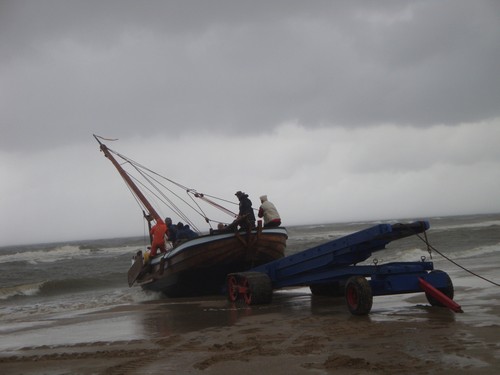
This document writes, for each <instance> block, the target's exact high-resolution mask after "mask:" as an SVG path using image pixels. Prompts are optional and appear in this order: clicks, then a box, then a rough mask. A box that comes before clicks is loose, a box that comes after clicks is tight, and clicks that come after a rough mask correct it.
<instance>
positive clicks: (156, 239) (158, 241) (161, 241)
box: [150, 219, 168, 257]
mask: <svg viewBox="0 0 500 375" xmlns="http://www.w3.org/2000/svg"><path fill="white" fill-rule="evenodd" d="M167 233H168V229H167V224H165V222H164V221H163V220H162V219H159V220H157V221H156V224H155V225H154V226H153V227H152V228H151V231H150V234H151V236H152V237H153V240H152V241H151V257H154V256H155V255H156V251H157V250H158V249H160V251H161V252H162V253H166V252H167V249H166V248H165V235H166V234H167Z"/></svg>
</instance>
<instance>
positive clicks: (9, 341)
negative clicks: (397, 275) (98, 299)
mask: <svg viewBox="0 0 500 375" xmlns="http://www.w3.org/2000/svg"><path fill="white" fill-rule="evenodd" d="M458 294H459V295H460V293H458ZM462 295H463V296H464V301H463V302H465V304H462V306H463V307H464V311H465V312H464V314H456V313H454V312H452V311H449V310H448V309H445V308H435V307H430V306H429V305H428V304H427V301H426V299H425V296H423V295H422V294H416V295H410V296H405V298H406V299H403V298H402V297H401V296H390V297H376V299H375V300H374V306H373V310H372V312H371V314H370V315H368V316H363V317H357V316H352V315H351V314H350V313H349V312H348V311H347V309H346V307H345V303H344V301H343V299H342V298H334V299H332V298H325V297H321V298H320V297H313V296H311V295H310V294H309V293H307V290H306V289H304V288H302V289H292V290H288V291H282V292H277V293H275V296H274V299H273V303H272V304H270V305H266V306H253V307H246V306H241V305H231V304H229V303H228V302H227V301H226V300H225V299H224V298H223V297H210V298H203V299H187V300H185V299H184V300H182V299H179V300H168V299H161V300H154V301H150V302H147V303H138V304H131V305H126V306H120V307H115V308H113V309H111V310H104V311H92V312H86V313H83V314H80V315H76V316H66V317H59V318H57V319H50V320H48V321H47V322H45V325H41V326H39V327H38V328H33V327H30V328H27V329H26V330H25V331H23V330H17V331H16V334H15V335H14V334H13V335H10V336H9V335H3V336H2V339H1V340H2V342H3V344H2V347H3V348H4V349H3V350H2V352H1V354H0V367H1V369H2V371H1V372H2V374H4V375H9V374H25V375H28V374H83V375H90V374H207V375H209V374H234V373H237V374H239V375H244V374H259V373H267V374H286V375H294V374H331V373H339V374H374V373H377V374H407V373H412V374H470V373H475V374H497V373H498V372H499V370H500V348H499V337H500V328H499V325H498V317H499V316H500V308H499V306H498V303H495V304H493V305H489V304H484V305H478V304H477V301H476V300H472V299H471V300H470V301H469V300H467V299H466V298H465V297H466V294H464V293H462ZM473 301H476V302H473ZM459 302H460V301H459ZM496 302H498V301H496ZM495 319H496V320H495ZM27 343H30V344H29V345H26V344H27ZM9 346H10V347H12V348H14V347H15V346H19V347H18V348H15V349H8V348H7V347H9Z"/></svg>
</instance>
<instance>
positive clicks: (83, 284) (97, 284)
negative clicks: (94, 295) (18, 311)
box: [0, 274, 124, 300]
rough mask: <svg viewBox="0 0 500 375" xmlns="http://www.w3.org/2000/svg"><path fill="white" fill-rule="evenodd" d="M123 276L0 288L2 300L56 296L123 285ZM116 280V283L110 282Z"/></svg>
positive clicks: (53, 281) (52, 281)
mask: <svg viewBox="0 0 500 375" xmlns="http://www.w3.org/2000/svg"><path fill="white" fill-rule="evenodd" d="M121 276H123V275H121V274H120V275H113V274H112V275H109V278H106V279H98V278H73V279H61V280H47V281H41V282H38V283H30V284H21V285H17V286H10V287H4V288H0V300H6V299H9V298H14V297H32V296H42V297H43V296H56V295H63V294H68V293H75V292H80V291H86V290H100V289H105V288H110V287H112V286H113V285H115V284H118V285H121V284H123V283H124V282H121V278H122V277H121ZM110 280H114V284H113V283H111V282H110Z"/></svg>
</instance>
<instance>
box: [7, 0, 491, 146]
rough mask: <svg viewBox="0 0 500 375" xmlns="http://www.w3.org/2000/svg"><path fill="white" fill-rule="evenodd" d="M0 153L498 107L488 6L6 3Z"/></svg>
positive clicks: (451, 117) (469, 118) (428, 120)
mask: <svg viewBox="0 0 500 375" xmlns="http://www.w3.org/2000/svg"><path fill="white" fill-rule="evenodd" d="M0 46H1V50H2V55H1V56H0V63H1V65H0V83H1V85H0V87H1V88H0V99H1V100H0V113H1V115H0V128H1V131H2V137H1V139H0V148H2V149H4V150H12V149H14V148H15V147H19V146H21V145H23V146H26V147H27V148H29V149H38V148H45V147H53V146H54V145H55V144H57V143H58V142H60V141H61V140H63V141H65V142H73V140H76V139H78V140H81V139H86V138H89V137H90V135H91V134H92V133H94V132H96V133H100V134H103V135H109V136H120V137H124V136H132V135H140V134H147V135H154V134H156V133H164V132H166V133H168V134H169V135H170V136H172V137H175V136H177V135H178V134H185V133H189V132H199V131H207V130H208V129H210V131H211V132H213V133H220V134H229V135H231V134H234V135H238V134H239V135H245V134H250V133H254V132H267V131H269V130H270V129H273V128H275V127H276V126H278V125H279V124H281V123H283V122H287V121H298V122H299V123H301V124H303V125H304V126H307V127H313V126H315V127H318V126H326V127H331V126H350V127H361V126H369V125H376V124H383V123H393V124H396V125H399V124H402V125H405V126H406V125H410V126H430V125H435V124H445V125H455V124H460V123H464V122H476V121H481V120H485V119H490V118H496V117H498V116H500V107H499V106H498V103H499V102H500V75H499V74H498V64H499V62H500V5H499V4H498V3H496V2H490V1H474V2H470V1H465V0H464V1H441V2H435V1H413V2H399V1H381V2H372V1H366V2H363V1H346V2H327V1H325V2H322V1H318V2H303V1H294V2H286V3H284V2H273V1H271V2H268V1H266V2H235V1H168V2H165V1H146V2H138V1H43V0H42V1H3V2H2V3H0Z"/></svg>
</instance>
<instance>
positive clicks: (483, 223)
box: [431, 220, 500, 231]
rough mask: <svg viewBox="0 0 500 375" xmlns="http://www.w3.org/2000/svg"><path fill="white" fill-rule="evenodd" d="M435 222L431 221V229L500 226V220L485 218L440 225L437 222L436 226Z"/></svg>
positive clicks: (444, 229) (443, 229)
mask: <svg viewBox="0 0 500 375" xmlns="http://www.w3.org/2000/svg"><path fill="white" fill-rule="evenodd" d="M432 224H433V223H432V222H431V229H433V230H436V231H437V230H440V231H446V230H452V229H453V230H454V229H474V228H489V227H498V226H500V220H485V221H479V222H476V223H456V224H452V223H449V224H443V225H439V224H437V225H436V226H433V225H432Z"/></svg>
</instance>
